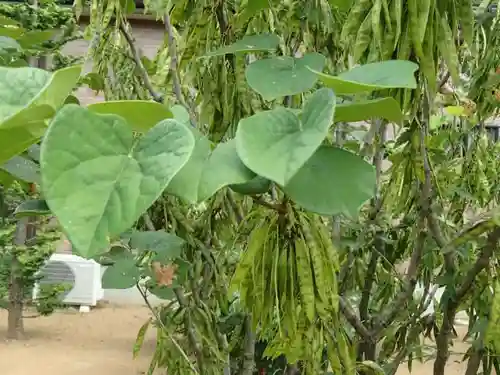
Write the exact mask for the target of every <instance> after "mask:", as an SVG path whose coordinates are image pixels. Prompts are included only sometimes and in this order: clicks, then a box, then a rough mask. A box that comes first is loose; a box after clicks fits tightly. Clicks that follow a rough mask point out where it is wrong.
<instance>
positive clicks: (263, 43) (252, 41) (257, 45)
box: [205, 34, 280, 57]
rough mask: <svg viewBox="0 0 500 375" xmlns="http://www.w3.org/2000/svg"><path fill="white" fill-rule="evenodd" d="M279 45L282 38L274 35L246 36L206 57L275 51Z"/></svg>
mask: <svg viewBox="0 0 500 375" xmlns="http://www.w3.org/2000/svg"><path fill="white" fill-rule="evenodd" d="M279 43H280V38H279V37H278V36H276V35H274V34H259V35H245V36H244V37H243V38H241V40H238V41H237V42H235V43H233V44H231V45H229V46H224V47H222V48H219V49H217V50H215V51H213V52H209V53H207V54H206V55H205V56H206V57H210V56H223V55H227V54H228V53H242V52H257V51H274V50H275V49H276V48H277V47H278V44H279Z"/></svg>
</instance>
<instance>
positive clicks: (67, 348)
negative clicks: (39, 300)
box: [0, 305, 466, 375]
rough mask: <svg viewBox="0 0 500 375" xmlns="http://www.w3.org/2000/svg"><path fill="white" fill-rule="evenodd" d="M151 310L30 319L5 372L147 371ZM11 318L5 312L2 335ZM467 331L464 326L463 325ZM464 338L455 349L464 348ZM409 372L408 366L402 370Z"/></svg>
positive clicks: (3, 352) (135, 374)
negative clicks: (138, 346) (139, 338)
mask: <svg viewBox="0 0 500 375" xmlns="http://www.w3.org/2000/svg"><path fill="white" fill-rule="evenodd" d="M148 317H149V312H148V310H147V309H146V308H144V307H141V306H126V307H125V306H118V305H105V306H104V307H100V308H96V309H94V310H92V311H91V312H90V313H87V314H80V313H79V312H78V311H76V310H65V311H61V312H58V313H56V314H54V315H52V316H50V317H46V318H36V319H27V320H26V334H27V339H26V340H24V341H21V342H5V341H1V342H0V370H1V371H0V372H1V373H2V374H5V375H31V374H37V375H90V374H91V375H143V374H144V373H145V371H147V368H148V365H149V359H150V358H151V354H152V352H153V349H154V338H153V335H154V331H152V330H151V331H150V332H149V333H148V337H147V338H146V340H145V344H144V348H143V351H142V353H141V355H140V356H139V358H137V359H136V360H133V359H132V354H131V351H132V347H133V344H134V341H135V336H136V334H137V331H138V330H139V328H140V326H141V325H142V324H143V323H144V322H145V321H146V319H148ZM6 322H7V317H6V314H5V312H3V311H2V312H0V337H1V336H3V337H5V330H6ZM462 331H463V330H462ZM465 350H466V346H465V345H464V344H462V343H460V342H458V343H456V345H455V346H454V347H453V351H455V352H464V351H465ZM458 361H459V357H458V356H454V357H452V358H451V359H450V362H449V366H448V368H447V371H446V375H455V374H457V375H458V374H464V373H465V364H462V363H459V362H458ZM406 374H409V372H408V370H407V367H406V366H405V365H403V366H401V368H400V371H399V372H398V375H406ZM412 374H416V375H430V374H432V363H431V362H429V363H425V364H418V363H414V364H413V371H412Z"/></svg>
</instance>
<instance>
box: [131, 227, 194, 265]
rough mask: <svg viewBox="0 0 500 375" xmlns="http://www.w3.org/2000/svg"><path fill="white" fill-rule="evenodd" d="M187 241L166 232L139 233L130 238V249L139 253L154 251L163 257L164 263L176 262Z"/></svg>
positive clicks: (134, 233)
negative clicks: (168, 261)
mask: <svg viewBox="0 0 500 375" xmlns="http://www.w3.org/2000/svg"><path fill="white" fill-rule="evenodd" d="M184 243H185V241H184V240H183V239H182V238H179V237H177V236H176V235H175V234H171V233H167V232H164V231H156V232H151V231H149V232H138V231H134V232H133V233H132V235H131V236H130V247H131V248H132V249H137V250H139V251H141V252H142V251H152V252H155V253H156V255H157V259H156V260H159V259H158V256H159V257H161V260H162V261H167V260H174V259H175V258H177V257H179V256H180V255H181V250H182V246H184Z"/></svg>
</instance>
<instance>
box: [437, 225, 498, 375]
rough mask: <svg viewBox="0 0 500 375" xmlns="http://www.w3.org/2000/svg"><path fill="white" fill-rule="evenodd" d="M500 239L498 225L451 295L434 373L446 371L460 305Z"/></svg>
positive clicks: (438, 374) (440, 374)
mask: <svg viewBox="0 0 500 375" xmlns="http://www.w3.org/2000/svg"><path fill="white" fill-rule="evenodd" d="M499 240H500V227H497V228H495V229H494V230H493V231H492V232H490V234H489V235H488V238H487V240H486V244H485V245H484V247H483V248H482V249H481V252H480V253H479V256H478V258H477V260H476V262H475V263H474V265H473V266H472V268H470V269H469V271H468V272H467V274H466V275H465V277H464V280H463V281H462V283H461V284H460V286H459V287H458V288H457V289H456V293H455V295H454V296H450V299H449V300H448V302H447V304H446V309H445V311H444V316H443V324H442V325H441V328H440V330H439V333H438V336H437V338H436V348H437V353H436V360H435V362H434V375H444V373H445V367H446V362H448V357H449V356H450V351H449V347H448V339H449V336H450V333H451V331H452V329H453V324H454V322H455V316H456V313H457V309H458V306H459V305H460V302H461V301H462V299H463V298H464V297H465V296H466V295H467V293H468V292H469V291H470V289H471V288H472V285H473V284H474V280H475V279H476V277H477V275H479V273H480V272H481V271H483V270H484V269H485V268H486V267H488V264H489V262H490V259H491V257H492V256H493V253H494V251H495V249H496V248H497V245H498V241H499Z"/></svg>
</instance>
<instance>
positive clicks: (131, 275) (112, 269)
mask: <svg viewBox="0 0 500 375" xmlns="http://www.w3.org/2000/svg"><path fill="white" fill-rule="evenodd" d="M140 277H141V273H140V271H139V268H138V267H137V265H136V263H135V260H134V259H129V258H123V259H119V260H117V261H116V262H115V263H114V264H113V265H112V266H108V267H107V268H106V270H105V271H104V274H103V275H102V287H103V288H104V289H128V288H132V287H133V286H135V285H136V284H137V282H138V281H139V279H140Z"/></svg>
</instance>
